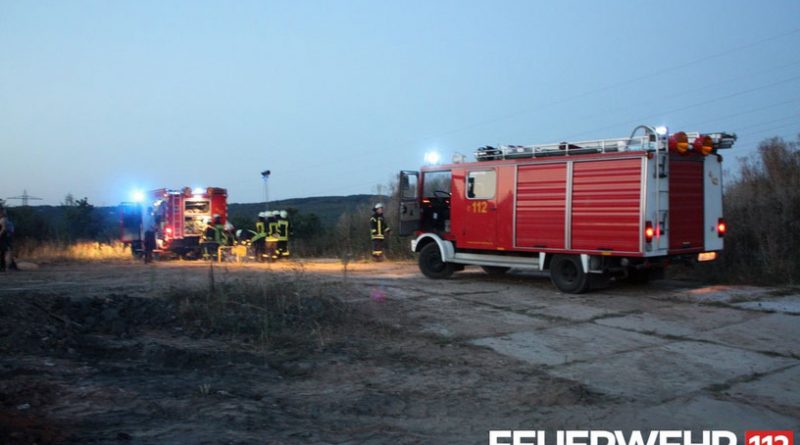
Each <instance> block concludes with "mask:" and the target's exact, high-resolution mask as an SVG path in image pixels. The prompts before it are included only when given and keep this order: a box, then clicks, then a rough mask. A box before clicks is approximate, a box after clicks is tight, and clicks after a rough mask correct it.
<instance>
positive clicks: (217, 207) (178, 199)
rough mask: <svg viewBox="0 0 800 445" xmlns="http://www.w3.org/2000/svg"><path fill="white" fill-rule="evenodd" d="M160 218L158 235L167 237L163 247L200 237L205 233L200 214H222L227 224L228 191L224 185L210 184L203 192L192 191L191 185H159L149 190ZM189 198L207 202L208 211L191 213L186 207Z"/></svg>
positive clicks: (207, 215) (202, 216) (192, 200)
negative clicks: (168, 186) (169, 186)
mask: <svg viewBox="0 0 800 445" xmlns="http://www.w3.org/2000/svg"><path fill="white" fill-rule="evenodd" d="M150 197H151V199H152V201H153V203H157V202H159V201H160V205H157V206H155V208H156V209H157V215H158V219H159V222H160V223H159V224H158V230H157V232H156V238H158V239H161V240H163V241H164V249H165V250H168V249H169V248H170V245H171V244H172V243H174V242H176V241H179V240H185V239H190V238H195V239H197V238H199V237H200V236H201V234H202V229H203V227H202V223H201V222H200V219H201V218H207V219H210V218H211V217H213V215H219V216H220V218H221V220H222V223H223V224H224V223H225V222H226V221H227V219H228V204H227V200H228V192H227V190H225V189H223V188H218V187H208V188H206V189H203V192H202V193H198V194H193V193H192V190H191V189H190V188H188V187H186V188H183V189H181V190H167V189H158V190H153V191H152V192H150ZM187 202H196V203H205V202H207V203H208V212H202V213H197V214H191V213H189V212H187V211H186V204H187Z"/></svg>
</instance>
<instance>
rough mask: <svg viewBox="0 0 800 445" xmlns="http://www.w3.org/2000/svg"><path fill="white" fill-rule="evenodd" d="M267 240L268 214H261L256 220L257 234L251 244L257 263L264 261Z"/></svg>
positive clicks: (251, 239)
mask: <svg viewBox="0 0 800 445" xmlns="http://www.w3.org/2000/svg"><path fill="white" fill-rule="evenodd" d="M266 238H267V212H259V213H258V219H256V232H255V235H253V237H252V238H250V243H251V244H252V245H253V252H254V254H255V256H256V261H264V249H265V247H266Z"/></svg>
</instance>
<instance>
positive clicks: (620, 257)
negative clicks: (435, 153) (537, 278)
mask: <svg viewBox="0 0 800 445" xmlns="http://www.w3.org/2000/svg"><path fill="white" fill-rule="evenodd" d="M735 141H736V135H735V134H727V133H722V132H718V133H709V134H701V133H696V132H694V133H690V132H682V131H680V132H675V133H671V134H670V133H669V131H668V130H667V129H665V128H663V127H662V128H658V129H656V128H653V127H650V126H644V125H642V126H639V127H637V128H636V129H634V130H633V132H632V133H631V135H630V136H629V137H625V138H615V139H603V140H592V141H582V142H572V143H568V142H560V143H554V144H544V145H526V146H519V145H503V146H498V147H491V146H486V147H481V148H479V149H478V150H477V151H476V152H475V158H476V161H475V162H463V161H461V160H460V159H455V158H454V162H453V163H452V164H449V165H430V166H426V167H423V168H422V169H421V171H419V172H417V171H402V172H401V174H400V211H399V214H400V224H399V232H400V235H406V236H408V235H413V236H414V238H413V240H412V241H411V250H412V251H414V252H418V253H419V268H420V270H421V271H422V273H423V274H424V275H426V276H427V277H429V278H447V277H449V276H450V275H452V274H453V273H454V272H456V271H458V270H463V268H464V266H465V265H478V266H481V267H482V268H483V269H484V270H485V271H486V272H487V273H489V274H502V273H505V272H506V271H508V270H509V269H510V268H519V269H534V270H538V271H545V270H549V272H550V278H551V280H552V282H553V284H555V286H556V287H558V289H560V290H561V291H562V292H568V293H580V292H585V291H587V290H589V289H590V288H592V287H602V286H605V285H607V284H608V283H609V282H610V281H611V279H612V278H625V277H631V278H635V279H638V280H641V281H644V280H646V279H648V278H649V277H651V276H653V275H658V274H659V273H662V272H663V269H664V268H665V267H666V266H667V264H668V263H669V262H670V261H675V260H691V261H710V260H713V259H716V257H717V255H718V253H719V252H720V251H721V250H722V248H723V237H724V235H725V221H724V219H723V215H722V156H721V155H720V154H719V153H718V151H719V150H721V149H726V148H731V147H732V146H733V144H734V142H735ZM462 158H463V156H462Z"/></svg>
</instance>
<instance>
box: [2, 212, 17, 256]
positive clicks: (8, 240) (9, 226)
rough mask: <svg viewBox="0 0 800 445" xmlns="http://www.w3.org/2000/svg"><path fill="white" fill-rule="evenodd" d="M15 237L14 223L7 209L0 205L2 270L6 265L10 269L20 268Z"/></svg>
mask: <svg viewBox="0 0 800 445" xmlns="http://www.w3.org/2000/svg"><path fill="white" fill-rule="evenodd" d="M13 238H14V223H12V222H11V219H10V218H9V217H8V214H7V213H6V209H5V208H4V207H0V272H4V271H5V270H6V267H8V269H10V270H19V269H17V263H16V262H15V261H14V251H13V249H12V241H13Z"/></svg>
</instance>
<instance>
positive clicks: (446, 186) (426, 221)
mask: <svg viewBox="0 0 800 445" xmlns="http://www.w3.org/2000/svg"><path fill="white" fill-rule="evenodd" d="M452 176H453V175H452V173H451V172H450V170H442V171H432V172H425V173H424V176H423V177H422V219H421V227H422V230H430V231H434V232H437V233H444V232H449V231H450V181H451V179H452Z"/></svg>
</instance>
